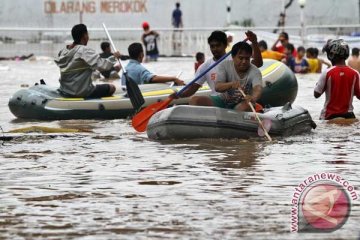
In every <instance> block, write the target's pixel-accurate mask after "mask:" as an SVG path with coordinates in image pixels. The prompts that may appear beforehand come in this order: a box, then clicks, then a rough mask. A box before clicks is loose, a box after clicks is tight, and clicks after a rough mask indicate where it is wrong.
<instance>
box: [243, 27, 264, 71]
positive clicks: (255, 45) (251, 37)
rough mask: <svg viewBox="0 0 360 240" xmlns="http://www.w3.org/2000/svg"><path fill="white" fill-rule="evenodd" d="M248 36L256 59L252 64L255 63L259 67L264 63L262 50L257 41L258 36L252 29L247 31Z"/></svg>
mask: <svg viewBox="0 0 360 240" xmlns="http://www.w3.org/2000/svg"><path fill="white" fill-rule="evenodd" d="M245 34H246V36H247V38H248V39H249V41H250V42H251V45H252V49H253V57H254V59H253V60H252V61H251V63H252V64H254V65H255V66H257V67H262V65H263V59H262V56H261V51H260V48H259V45H258V42H257V36H256V34H255V33H253V32H252V31H247V32H246V33H245Z"/></svg>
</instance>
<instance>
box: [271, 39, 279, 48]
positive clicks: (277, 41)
mask: <svg viewBox="0 0 360 240" xmlns="http://www.w3.org/2000/svg"><path fill="white" fill-rule="evenodd" d="M279 41H280V39H279V38H278V39H276V41H275V42H274V44H273V45H272V47H271V50H273V51H277V50H278V49H277V47H276V46H277V44H278V43H279Z"/></svg>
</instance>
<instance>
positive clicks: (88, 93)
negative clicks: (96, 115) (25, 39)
mask: <svg viewBox="0 0 360 240" xmlns="http://www.w3.org/2000/svg"><path fill="white" fill-rule="evenodd" d="M71 35H72V37H73V40H74V42H73V43H72V44H70V45H67V46H66V47H65V48H64V49H62V50H61V51H60V52H59V53H58V55H57V57H56V58H55V63H56V64H57V66H58V67H59V68H60V79H59V81H60V88H59V92H60V93H61V94H62V95H63V96H65V97H83V98H101V97H108V96H111V95H112V94H113V93H114V92H115V90H116V89H115V86H114V85H113V84H98V85H96V86H95V85H93V83H92V79H91V76H92V74H93V72H94V71H95V70H99V71H102V70H110V69H112V67H113V66H114V64H115V63H116V59H115V58H120V56H121V54H120V53H119V52H118V51H116V52H114V53H113V55H114V56H112V57H110V58H107V59H104V58H101V57H100V56H99V54H98V53H96V52H95V50H93V49H91V48H89V47H88V46H87V43H88V41H89V34H88V31H87V27H86V26H85V25H84V24H77V25H75V26H74V27H73V28H72V30H71Z"/></svg>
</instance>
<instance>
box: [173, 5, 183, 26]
mask: <svg viewBox="0 0 360 240" xmlns="http://www.w3.org/2000/svg"><path fill="white" fill-rule="evenodd" d="M175 6H176V8H175V9H174V11H173V13H172V25H173V27H174V28H182V27H183V23H182V12H181V10H180V3H178V2H177V3H176V4H175Z"/></svg>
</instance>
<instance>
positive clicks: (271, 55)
mask: <svg viewBox="0 0 360 240" xmlns="http://www.w3.org/2000/svg"><path fill="white" fill-rule="evenodd" d="M258 45H259V49H260V52H261V56H262V58H263V59H274V60H278V61H281V59H283V58H285V57H286V55H285V54H284V53H280V52H277V51H272V50H268V46H267V43H266V42H265V41H264V40H261V41H260V42H259V44H258Z"/></svg>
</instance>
